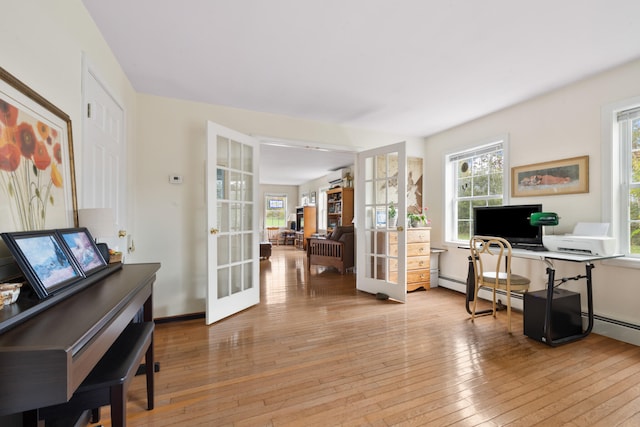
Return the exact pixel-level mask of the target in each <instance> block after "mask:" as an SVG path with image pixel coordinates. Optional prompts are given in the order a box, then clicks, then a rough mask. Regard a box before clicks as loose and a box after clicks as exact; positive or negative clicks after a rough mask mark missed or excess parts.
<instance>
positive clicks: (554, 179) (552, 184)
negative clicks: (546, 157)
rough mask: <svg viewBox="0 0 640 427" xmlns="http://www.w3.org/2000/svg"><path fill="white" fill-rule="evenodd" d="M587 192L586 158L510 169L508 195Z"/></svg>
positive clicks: (587, 160)
mask: <svg viewBox="0 0 640 427" xmlns="http://www.w3.org/2000/svg"><path fill="white" fill-rule="evenodd" d="M588 192H589V156H581V157H572V158H570V159H563V160H555V161H552V162H545V163H535V164H531V165H526V166H517V167H514V168H511V196H512V197H528V196H552V195H557V194H573V193H588Z"/></svg>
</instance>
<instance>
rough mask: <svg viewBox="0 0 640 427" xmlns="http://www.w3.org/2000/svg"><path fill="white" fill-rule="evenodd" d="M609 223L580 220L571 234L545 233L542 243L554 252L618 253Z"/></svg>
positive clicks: (600, 254) (601, 254) (605, 254)
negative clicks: (609, 234)
mask: <svg viewBox="0 0 640 427" xmlns="http://www.w3.org/2000/svg"><path fill="white" fill-rule="evenodd" d="M608 231H609V224H608V223H596V222H579V223H577V224H576V226H575V227H574V229H573V233H571V234H563V235H549V236H547V235H544V236H542V243H543V244H544V246H545V247H546V248H547V249H548V250H550V251H552V252H568V253H573V254H582V255H598V256H607V255H613V254H615V253H616V239H615V238H613V237H608V236H607V232H608Z"/></svg>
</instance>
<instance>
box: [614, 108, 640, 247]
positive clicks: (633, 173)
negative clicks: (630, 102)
mask: <svg viewBox="0 0 640 427" xmlns="http://www.w3.org/2000/svg"><path fill="white" fill-rule="evenodd" d="M617 123H618V138H619V147H620V165H621V168H620V169H621V174H620V187H621V188H620V190H621V191H620V194H621V195H622V197H623V198H624V199H623V200H622V203H621V209H620V211H621V212H620V222H621V224H622V226H621V227H620V235H621V238H620V240H621V243H622V244H621V246H620V249H621V250H622V252H624V253H625V255H630V256H636V257H640V107H636V108H632V109H628V110H624V111H620V112H619V113H617Z"/></svg>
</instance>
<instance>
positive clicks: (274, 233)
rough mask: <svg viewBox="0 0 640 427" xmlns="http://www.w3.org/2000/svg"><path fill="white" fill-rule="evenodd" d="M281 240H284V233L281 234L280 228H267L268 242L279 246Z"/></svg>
mask: <svg viewBox="0 0 640 427" xmlns="http://www.w3.org/2000/svg"><path fill="white" fill-rule="evenodd" d="M281 238H282V233H281V232H280V227H267V240H268V241H269V242H270V243H271V244H272V245H276V246H277V245H278V244H279V242H280V239H281Z"/></svg>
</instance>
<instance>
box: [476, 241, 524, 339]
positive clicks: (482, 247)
mask: <svg viewBox="0 0 640 427" xmlns="http://www.w3.org/2000/svg"><path fill="white" fill-rule="evenodd" d="M470 248H471V259H472V264H473V274H474V278H475V290H474V292H475V298H474V300H473V310H472V313H471V320H472V321H473V320H475V317H476V305H477V303H478V291H479V290H480V288H481V287H487V288H491V290H492V294H493V309H492V314H493V317H496V289H503V290H505V291H506V292H507V297H506V299H507V324H508V329H509V333H511V292H526V291H527V290H528V289H529V284H530V282H531V281H530V280H529V279H528V278H526V277H524V276H520V275H518V274H513V273H511V258H512V253H511V252H512V250H511V244H509V242H508V241H507V240H505V239H503V238H501V237H494V236H473V237H472V238H471V240H470Z"/></svg>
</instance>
